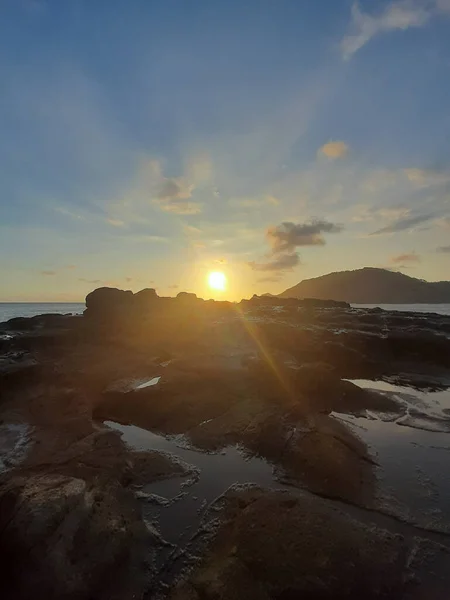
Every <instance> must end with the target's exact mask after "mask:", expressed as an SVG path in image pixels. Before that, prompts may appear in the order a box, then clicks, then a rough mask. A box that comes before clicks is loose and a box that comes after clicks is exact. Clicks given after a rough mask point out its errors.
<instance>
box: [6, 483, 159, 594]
mask: <svg viewBox="0 0 450 600" xmlns="http://www.w3.org/2000/svg"><path fill="white" fill-rule="evenodd" d="M0 507H1V516H0V528H1V531H2V535H1V538H0V551H1V554H2V561H1V566H0V581H1V588H2V592H3V597H5V598H15V599H16V600H21V599H25V598H47V599H48V600H50V599H55V600H56V599H59V598H73V599H75V598H77V599H78V598H79V599H83V598H86V599H88V598H98V599H103V598H104V599H105V600H106V599H108V600H109V599H119V598H132V597H141V594H142V592H143V590H144V587H145V584H146V581H145V578H146V576H147V575H148V571H147V569H146V563H147V564H148V562H149V561H150V560H152V559H153V558H154V552H155V548H156V545H157V543H158V542H157V539H156V538H152V535H151V534H150V533H149V531H148V530H147V529H146V527H145V525H144V523H143V522H142V520H141V517H140V512H139V510H138V506H137V505H136V504H135V500H134V499H133V497H132V496H131V494H129V493H127V492H125V491H124V490H123V489H122V488H120V486H118V485H114V484H109V485H108V486H102V487H100V486H99V485H96V484H88V483H87V482H86V481H83V480H82V479H77V478H73V477H65V476H61V475H56V474H55V475H51V474H48V475H43V474H42V473H40V474H36V475H34V476H28V477H27V476H20V475H19V476H16V477H14V478H13V479H11V480H10V481H9V482H8V483H7V484H5V485H3V487H2V488H0Z"/></svg>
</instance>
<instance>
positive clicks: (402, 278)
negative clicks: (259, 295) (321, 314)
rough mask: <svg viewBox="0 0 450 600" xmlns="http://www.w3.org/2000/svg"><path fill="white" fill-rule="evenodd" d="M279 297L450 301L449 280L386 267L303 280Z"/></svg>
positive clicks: (366, 301)
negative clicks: (421, 277)
mask: <svg viewBox="0 0 450 600" xmlns="http://www.w3.org/2000/svg"><path fill="white" fill-rule="evenodd" d="M279 297H280V298H318V299H323V300H326V299H333V300H343V301H345V302H350V303H354V304H422V303H424V304H439V303H449V302H450V281H436V282H429V281H424V280H423V279H416V278H415V277H408V275H404V274H403V273H398V272H394V271H388V270H386V269H377V268H374V267H364V268H363V269H357V270H355V271H339V272H336V273H329V274H328V275H323V276H322V277H314V278H313V279H304V280H303V281H301V282H300V283H298V284H297V285H294V286H293V287H291V288H289V289H287V290H285V291H284V292H282V293H281V294H279Z"/></svg>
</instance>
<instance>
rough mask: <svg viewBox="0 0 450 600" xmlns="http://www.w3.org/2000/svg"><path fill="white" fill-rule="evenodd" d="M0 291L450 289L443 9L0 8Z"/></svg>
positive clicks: (293, 0) (7, 1)
mask: <svg viewBox="0 0 450 600" xmlns="http://www.w3.org/2000/svg"><path fill="white" fill-rule="evenodd" d="M0 74H1V81H2V93H1V94H0V131H1V136H0V278H1V281H2V285H1V287H0V300H4V301H8V300H12V301H14V300H41V301H43V300H69V301H77V300H82V299H83V298H84V296H85V295H86V293H87V292H89V291H90V290H91V289H93V288H94V287H98V286H100V285H114V286H118V287H123V288H129V289H133V290H135V291H136V290H138V289H141V288H143V287H156V289H157V290H158V292H159V293H160V294H162V295H169V294H170V295H173V294H175V293H177V292H178V291H180V290H189V291H194V292H196V293H198V294H200V295H203V296H211V292H210V291H208V290H207V289H206V287H205V280H206V276H207V274H208V272H209V271H211V270H221V271H224V272H225V273H226V275H227V277H228V280H229V288H228V290H227V292H226V293H225V294H224V296H223V297H225V298H228V299H237V298H240V297H242V296H250V295H252V294H253V293H263V292H266V291H270V292H272V293H276V292H278V291H282V290H283V289H285V288H286V287H289V286H291V285H293V284H295V283H297V282H298V281H300V280H301V279H304V278H307V277H314V276H318V275H322V274H324V273H327V272H330V271H336V270H344V269H353V268H359V267H363V266H380V267H386V268H393V269H399V270H401V271H403V272H405V273H407V274H409V275H412V276H415V277H421V278H424V279H429V280H439V279H450V0H397V1H395V0H394V1H375V0H361V1H360V2H359V3H355V2H351V1H346V0H343V1H339V2H338V1H336V0H315V1H314V2H313V1H312V0H310V1H306V0H303V1H302V0H278V1H277V2H274V1H273V0H270V1H269V0H267V1H266V0H246V1H245V2H243V1H242V0H239V1H238V0H236V1H235V0H227V1H225V0H223V1H214V2H211V1H206V0H201V1H200V0H191V1H190V2H185V1H183V0H132V1H129V2H125V1H123V0H121V1H118V0H98V1H96V2H90V1H88V0H70V1H69V0H68V1H65V2H61V0H0Z"/></svg>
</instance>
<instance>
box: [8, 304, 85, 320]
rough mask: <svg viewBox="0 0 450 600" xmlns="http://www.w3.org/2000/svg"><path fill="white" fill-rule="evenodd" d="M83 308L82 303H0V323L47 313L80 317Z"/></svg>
mask: <svg viewBox="0 0 450 600" xmlns="http://www.w3.org/2000/svg"><path fill="white" fill-rule="evenodd" d="M85 308H86V306H85V304H84V302H0V323H3V322H4V321H9V319H12V318H14V317H35V316H36V315H44V314H49V313H58V314H62V315H66V314H73V315H80V314H81V313H82V312H83V311H84V309H85Z"/></svg>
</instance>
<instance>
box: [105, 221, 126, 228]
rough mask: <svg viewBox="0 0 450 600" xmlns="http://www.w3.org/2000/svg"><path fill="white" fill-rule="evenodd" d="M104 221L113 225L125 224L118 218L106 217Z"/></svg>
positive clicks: (121, 225)
mask: <svg viewBox="0 0 450 600" xmlns="http://www.w3.org/2000/svg"><path fill="white" fill-rule="evenodd" d="M106 222H107V223H109V225H112V226H113V227H123V226H124V225H125V223H124V222H123V221H121V220H120V219H106Z"/></svg>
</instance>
